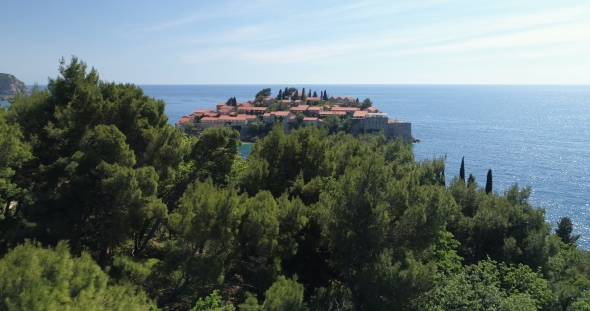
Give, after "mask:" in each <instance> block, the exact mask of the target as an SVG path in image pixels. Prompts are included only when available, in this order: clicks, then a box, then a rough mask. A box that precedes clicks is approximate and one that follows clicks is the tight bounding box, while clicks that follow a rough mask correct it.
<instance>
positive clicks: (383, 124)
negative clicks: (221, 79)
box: [175, 92, 418, 142]
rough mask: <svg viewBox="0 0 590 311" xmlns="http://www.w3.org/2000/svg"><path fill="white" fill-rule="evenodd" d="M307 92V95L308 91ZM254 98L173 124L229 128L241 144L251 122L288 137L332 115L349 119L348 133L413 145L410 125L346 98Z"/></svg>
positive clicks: (196, 113)
mask: <svg viewBox="0 0 590 311" xmlns="http://www.w3.org/2000/svg"><path fill="white" fill-rule="evenodd" d="M310 93H311V92H310ZM281 97H282V98H277V97H271V96H269V97H264V98H261V97H258V98H257V99H254V100H249V101H247V102H236V101H235V98H234V99H233V102H232V99H231V98H230V100H228V101H227V102H219V103H217V105H216V107H215V109H198V110H194V111H193V112H192V113H191V114H189V115H184V116H183V117H182V118H180V120H178V121H177V122H176V124H175V125H176V126H177V127H179V128H185V127H187V126H188V125H189V124H190V126H191V127H192V128H194V129H197V130H200V131H202V130H205V129H207V128H210V127H232V128H234V129H236V130H238V131H239V132H240V138H241V140H242V141H249V140H252V139H253V138H254V137H252V131H251V130H250V127H251V126H252V125H253V123H255V122H259V123H258V124H260V122H262V123H264V124H274V123H275V122H279V123H281V124H282V126H283V129H284V131H285V134H288V133H289V132H290V131H291V129H292V128H293V127H294V125H295V124H297V126H318V127H321V126H322V123H323V122H324V120H325V118H328V117H331V116H334V117H337V118H340V119H341V120H344V119H346V118H348V119H350V133H351V134H353V135H358V134H363V133H376V132H383V134H384V135H385V137H386V138H387V139H396V138H398V137H401V138H402V140H403V141H404V142H417V141H418V140H415V139H414V137H413V136H412V124H411V123H410V122H406V121H404V120H400V119H390V118H389V117H388V116H387V114H386V113H383V112H380V111H379V109H377V108H376V107H373V106H371V107H366V108H364V109H361V108H362V105H361V104H360V103H359V101H358V99H354V98H352V97H349V96H331V97H328V96H326V95H325V94H323V93H322V96H320V97H317V96H315V97H314V96H306V95H305V93H304V94H301V93H296V94H294V95H289V96H281ZM277 103H280V105H279V107H281V110H283V111H271V110H272V109H271V107H272V106H273V104H275V106H276V104H277Z"/></svg>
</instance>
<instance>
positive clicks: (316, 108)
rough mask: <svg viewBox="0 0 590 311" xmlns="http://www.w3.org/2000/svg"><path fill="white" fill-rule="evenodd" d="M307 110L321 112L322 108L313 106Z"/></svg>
mask: <svg viewBox="0 0 590 311" xmlns="http://www.w3.org/2000/svg"><path fill="white" fill-rule="evenodd" d="M307 110H311V111H320V110H322V107H320V106H314V107H309V108H308V109H307Z"/></svg>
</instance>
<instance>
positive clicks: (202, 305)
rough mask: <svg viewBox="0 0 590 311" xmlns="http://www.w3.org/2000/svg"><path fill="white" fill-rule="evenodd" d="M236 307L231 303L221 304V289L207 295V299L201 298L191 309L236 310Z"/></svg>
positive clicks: (211, 310)
mask: <svg viewBox="0 0 590 311" xmlns="http://www.w3.org/2000/svg"><path fill="white" fill-rule="evenodd" d="M235 309H236V308H234V306H233V305H231V304H227V305H225V306H221V296H220V295H219V291H218V290H214V291H213V293H211V295H209V296H207V297H205V300H203V299H202V298H199V301H197V304H196V305H195V307H194V308H192V309H191V311H234V310H235Z"/></svg>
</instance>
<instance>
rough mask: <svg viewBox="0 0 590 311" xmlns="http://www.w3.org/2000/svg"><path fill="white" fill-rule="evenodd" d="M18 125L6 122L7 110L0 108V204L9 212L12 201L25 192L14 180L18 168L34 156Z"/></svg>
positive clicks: (5, 212) (5, 211)
mask: <svg viewBox="0 0 590 311" xmlns="http://www.w3.org/2000/svg"><path fill="white" fill-rule="evenodd" d="M23 140H24V137H23V135H22V133H21V131H20V129H19V128H18V126H15V125H11V124H8V123H6V112H5V111H4V109H3V108H0V206H1V207H2V211H3V212H4V214H8V213H9V212H10V211H9V206H8V204H10V201H11V200H13V199H14V198H16V197H17V196H19V195H20V194H22V193H23V190H24V189H22V188H20V187H19V186H18V185H17V184H16V183H15V182H14V180H13V178H14V176H15V173H16V170H18V169H20V168H21V167H22V166H23V164H24V163H26V162H27V161H28V160H30V159H31V158H32V155H31V147H30V146H29V145H28V144H26V143H25V142H24V141H23Z"/></svg>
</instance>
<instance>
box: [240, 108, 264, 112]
mask: <svg viewBox="0 0 590 311" xmlns="http://www.w3.org/2000/svg"><path fill="white" fill-rule="evenodd" d="M238 111H266V107H238Z"/></svg>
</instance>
